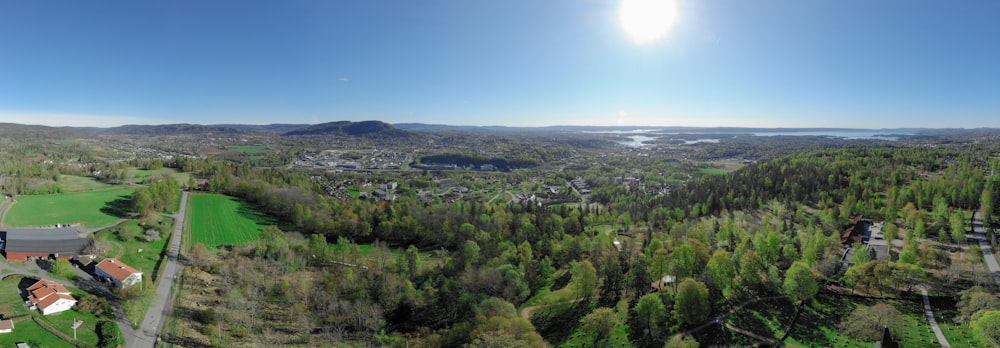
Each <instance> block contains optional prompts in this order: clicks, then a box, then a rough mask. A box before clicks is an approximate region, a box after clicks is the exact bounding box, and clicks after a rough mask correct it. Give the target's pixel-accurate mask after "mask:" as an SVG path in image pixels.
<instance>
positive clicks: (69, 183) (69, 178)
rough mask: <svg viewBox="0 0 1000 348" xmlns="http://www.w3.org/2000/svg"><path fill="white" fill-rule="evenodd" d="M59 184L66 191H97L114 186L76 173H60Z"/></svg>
mask: <svg viewBox="0 0 1000 348" xmlns="http://www.w3.org/2000/svg"><path fill="white" fill-rule="evenodd" d="M59 185H61V186H62V187H63V191H65V192H85V191H97V190H105V189H109V188H112V186H111V185H109V184H105V183H103V182H100V181H97V179H94V178H90V177H85V176H76V175H60V176H59Z"/></svg>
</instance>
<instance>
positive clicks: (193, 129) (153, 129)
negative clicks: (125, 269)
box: [100, 123, 246, 135]
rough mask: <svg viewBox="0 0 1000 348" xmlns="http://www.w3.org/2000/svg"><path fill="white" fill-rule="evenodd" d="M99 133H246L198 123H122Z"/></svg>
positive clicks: (231, 128)
mask: <svg viewBox="0 0 1000 348" xmlns="http://www.w3.org/2000/svg"><path fill="white" fill-rule="evenodd" d="M100 133H101V134H127V135H177V134H204V133H221V134H239V133H246V131H244V130H240V129H237V128H233V127H226V126H205V125H200V124H188V123H180V124H164V125H124V126H120V127H113V128H108V129H105V130H103V131H101V132H100Z"/></svg>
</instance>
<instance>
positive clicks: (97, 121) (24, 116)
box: [0, 110, 176, 127]
mask: <svg viewBox="0 0 1000 348" xmlns="http://www.w3.org/2000/svg"><path fill="white" fill-rule="evenodd" d="M0 122H10V123H21V124H32V125H42V126H52V127H117V126H121V125H126V124H168V123H171V122H170V121H168V120H162V119H156V118H149V117H141V116H121V115H94V114H74V113H52V112H27V111H12V110H0ZM173 123H176V122H173Z"/></svg>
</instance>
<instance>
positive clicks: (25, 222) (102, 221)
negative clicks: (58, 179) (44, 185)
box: [3, 188, 135, 228]
mask: <svg viewBox="0 0 1000 348" xmlns="http://www.w3.org/2000/svg"><path fill="white" fill-rule="evenodd" d="M134 191H135V189H131V188H116V189H108V190H99V191H89V192H72V193H57V194H49V195H38V196H18V197H16V200H17V203H15V204H14V205H13V206H11V208H10V210H9V211H8V212H7V215H6V216H5V217H4V221H3V224H4V225H7V226H47V225H54V224H73V223H82V224H83V225H84V226H86V227H87V228H95V227H100V226H105V225H110V224H112V223H114V222H115V221H118V219H121V218H123V217H125V216H127V215H128V200H129V198H130V197H131V195H132V192H134Z"/></svg>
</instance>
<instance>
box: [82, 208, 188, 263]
mask: <svg viewBox="0 0 1000 348" xmlns="http://www.w3.org/2000/svg"><path fill="white" fill-rule="evenodd" d="M171 222H172V220H171V219H169V218H164V219H163V220H162V221H160V222H159V224H165V227H163V228H161V230H164V231H166V232H164V233H160V239H159V240H154V241H151V242H147V241H146V239H145V238H146V234H145V231H146V230H147V229H152V228H154V227H157V226H154V225H147V226H144V227H141V226H139V222H138V221H128V222H126V223H124V224H121V225H118V226H116V227H113V228H110V229H108V230H104V231H101V232H98V233H97V234H95V235H94V239H95V240H96V241H97V243H98V245H99V246H100V247H102V249H104V250H105V255H103V256H105V257H114V258H118V259H119V260H121V261H122V262H124V263H125V264H127V265H129V266H132V267H133V268H135V269H138V270H140V271H142V272H144V273H145V276H146V277H150V278H152V275H153V273H154V272H153V270H155V269H156V266H157V263H158V262H159V261H160V259H161V254H162V253H163V249H164V248H165V247H166V245H167V242H168V241H169V240H170V232H172V231H173V228H171V227H170V224H171Z"/></svg>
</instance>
